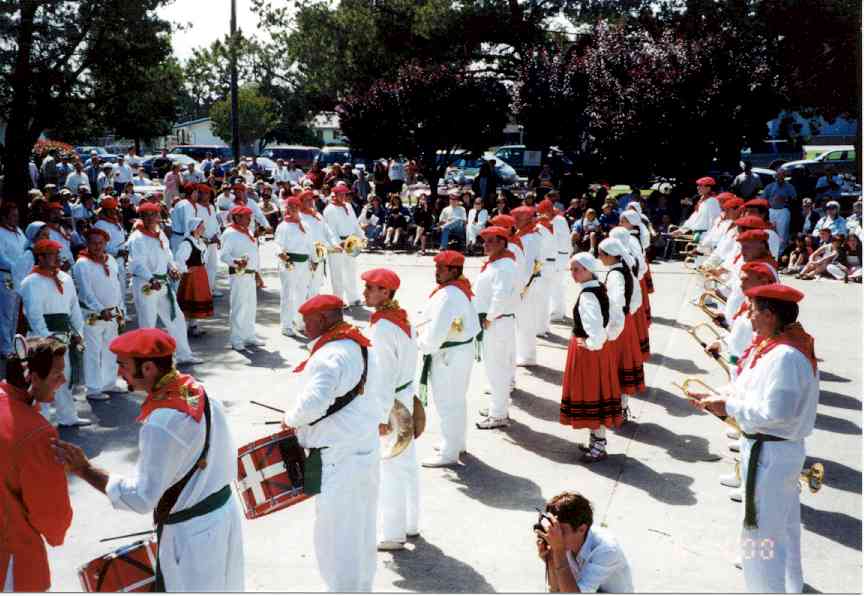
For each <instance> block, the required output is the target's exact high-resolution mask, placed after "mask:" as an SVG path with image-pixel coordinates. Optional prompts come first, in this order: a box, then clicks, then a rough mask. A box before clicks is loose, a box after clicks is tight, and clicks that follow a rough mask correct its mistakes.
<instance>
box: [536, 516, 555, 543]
mask: <svg viewBox="0 0 864 596" xmlns="http://www.w3.org/2000/svg"><path fill="white" fill-rule="evenodd" d="M537 513H539V517H538V519H537V523H536V524H534V531H535V532H541V533H543V534H545V533H546V532H548V531H549V524H551V523H552V518H551V517H549V516H548V515H546V513H545V512H543V511H539V510H538V512H537ZM543 520H546V521H547V522H548V523H547V524H546V525H544V524H543ZM540 538H541V539H542V540H544V541H545V540H546V539H545V538H543V537H542V536H540Z"/></svg>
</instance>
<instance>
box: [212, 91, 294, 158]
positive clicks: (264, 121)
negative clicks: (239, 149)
mask: <svg viewBox="0 0 864 596" xmlns="http://www.w3.org/2000/svg"><path fill="white" fill-rule="evenodd" d="M238 116H239V122H240V124H239V136H240V145H241V146H247V145H251V144H252V143H254V142H255V141H258V140H263V139H265V138H266V137H267V135H268V134H269V133H270V132H271V131H272V130H273V129H274V128H275V127H276V126H277V125H278V124H279V117H278V115H277V114H276V108H275V104H274V102H273V100H272V99H270V98H269V97H264V96H262V95H261V94H260V93H259V92H258V88H257V87H256V86H254V85H246V86H244V87H241V88H240V90H239V92H238ZM210 118H211V120H212V121H213V124H212V126H213V134H215V135H216V136H218V137H221V138H222V139H224V140H225V142H226V143H228V144H229V145H231V144H232V142H233V139H234V135H233V134H232V131H231V100H230V98H229V99H223V100H221V101H217V102H216V103H214V104H213V106H212V107H211V108H210Z"/></svg>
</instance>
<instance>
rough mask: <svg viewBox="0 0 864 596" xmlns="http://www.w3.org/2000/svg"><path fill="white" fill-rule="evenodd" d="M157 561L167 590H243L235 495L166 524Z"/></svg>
mask: <svg viewBox="0 0 864 596" xmlns="http://www.w3.org/2000/svg"><path fill="white" fill-rule="evenodd" d="M159 565H160V567H161V568H162V575H163V576H164V578H165V590H166V591H167V592H242V591H243V589H244V583H245V571H244V556H243V520H242V519H241V515H240V508H239V506H238V505H237V501H236V497H235V496H233V495H232V496H231V499H229V501H228V502H227V503H225V505H223V506H222V507H220V508H219V509H217V510H216V511H211V512H210V513H207V514H205V515H202V516H200V517H195V518H192V519H190V520H188V521H185V522H181V523H179V524H171V525H166V526H165V527H164V529H163V530H162V540H161V541H160V543H159Z"/></svg>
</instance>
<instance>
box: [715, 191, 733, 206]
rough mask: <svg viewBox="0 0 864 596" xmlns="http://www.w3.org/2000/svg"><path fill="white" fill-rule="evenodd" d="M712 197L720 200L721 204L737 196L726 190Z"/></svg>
mask: <svg viewBox="0 0 864 596" xmlns="http://www.w3.org/2000/svg"><path fill="white" fill-rule="evenodd" d="M714 198H715V199H717V200H718V201H720V204H721V205H722V204H723V203H725V202H726V201H728V200H729V199H735V198H737V197H736V196H735V194H734V193H731V192H728V191H726V192H721V193H720V194H718V195H717V196H716V197H714Z"/></svg>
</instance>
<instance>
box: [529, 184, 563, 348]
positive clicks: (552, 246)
mask: <svg viewBox="0 0 864 596" xmlns="http://www.w3.org/2000/svg"><path fill="white" fill-rule="evenodd" d="M554 215H555V207H554V205H553V204H552V201H550V200H549V199H543V200H542V201H540V203H538V204H537V219H536V222H537V226H536V228H535V229H536V231H537V235H538V236H539V237H540V260H541V262H542V271H541V274H540V277H539V278H537V279H536V280H535V281H534V283H535V284H540V285H539V286H538V287H537V294H538V295H539V296H541V297H542V299H541V300H540V302H539V303H537V305H536V306H535V309H534V312H535V313H536V315H537V330H536V334H537V335H538V336H541V335H547V334H550V333H552V326H551V320H550V313H551V312H552V310H551V309H552V293H553V291H552V280H553V278H554V277H555V263H556V261H557V258H556V257H557V254H558V246H557V244H556V242H555V233H554V229H553V227H552V217H553V216H554Z"/></svg>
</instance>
